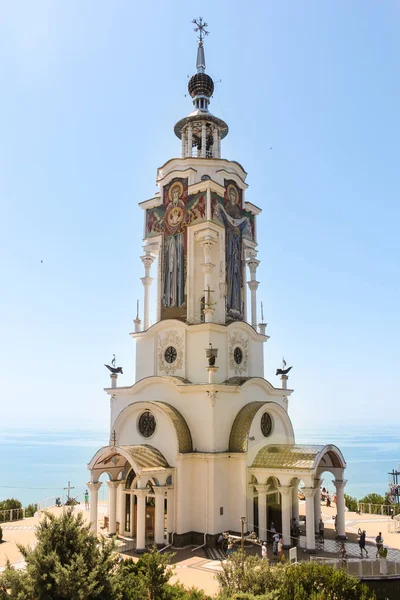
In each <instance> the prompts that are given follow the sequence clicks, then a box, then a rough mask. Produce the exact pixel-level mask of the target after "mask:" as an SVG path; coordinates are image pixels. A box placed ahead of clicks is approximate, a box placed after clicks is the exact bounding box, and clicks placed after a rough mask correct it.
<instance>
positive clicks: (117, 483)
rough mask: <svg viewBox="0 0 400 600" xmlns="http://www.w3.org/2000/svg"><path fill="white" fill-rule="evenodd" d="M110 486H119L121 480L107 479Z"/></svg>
mask: <svg viewBox="0 0 400 600" xmlns="http://www.w3.org/2000/svg"><path fill="white" fill-rule="evenodd" d="M106 483H107V486H108V488H109V489H110V488H117V487H118V486H119V484H120V482H119V481H106Z"/></svg>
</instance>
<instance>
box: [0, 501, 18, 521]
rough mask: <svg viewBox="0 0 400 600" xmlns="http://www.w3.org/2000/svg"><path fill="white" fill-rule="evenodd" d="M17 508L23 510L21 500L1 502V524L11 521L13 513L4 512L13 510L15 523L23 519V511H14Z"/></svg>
mask: <svg viewBox="0 0 400 600" xmlns="http://www.w3.org/2000/svg"><path fill="white" fill-rule="evenodd" d="M16 508H22V504H21V502H20V501H19V500H16V499H15V498H7V500H2V501H1V502H0V522H2V523H4V522H5V521H11V512H4V511H11V510H13V514H12V520H13V521H16V520H17V519H22V511H17V510H14V509H16Z"/></svg>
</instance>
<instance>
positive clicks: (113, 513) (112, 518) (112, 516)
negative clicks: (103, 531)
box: [107, 481, 119, 535]
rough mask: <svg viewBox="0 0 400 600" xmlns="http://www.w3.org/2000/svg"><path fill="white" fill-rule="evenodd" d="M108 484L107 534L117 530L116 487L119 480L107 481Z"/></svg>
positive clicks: (114, 532)
mask: <svg viewBox="0 0 400 600" xmlns="http://www.w3.org/2000/svg"><path fill="white" fill-rule="evenodd" d="M107 486H108V535H115V534H116V532H117V487H118V486H119V481H107Z"/></svg>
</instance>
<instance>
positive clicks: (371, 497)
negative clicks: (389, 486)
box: [360, 493, 385, 504]
mask: <svg viewBox="0 0 400 600" xmlns="http://www.w3.org/2000/svg"><path fill="white" fill-rule="evenodd" d="M360 502H362V503H363V504H385V498H384V497H383V496H381V495H380V494H375V493H372V494H367V496H364V498H361V500H360Z"/></svg>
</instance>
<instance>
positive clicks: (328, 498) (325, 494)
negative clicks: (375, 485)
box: [321, 487, 337, 507]
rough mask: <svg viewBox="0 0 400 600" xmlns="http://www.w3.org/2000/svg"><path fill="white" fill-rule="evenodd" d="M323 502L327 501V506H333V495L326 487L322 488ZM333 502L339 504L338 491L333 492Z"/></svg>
mask: <svg viewBox="0 0 400 600" xmlns="http://www.w3.org/2000/svg"><path fill="white" fill-rule="evenodd" d="M321 502H326V506H328V507H329V506H331V504H332V499H331V496H330V494H329V492H328V490H327V489H326V488H325V487H323V488H321ZM333 502H334V503H335V504H337V496H336V493H335V494H333Z"/></svg>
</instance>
